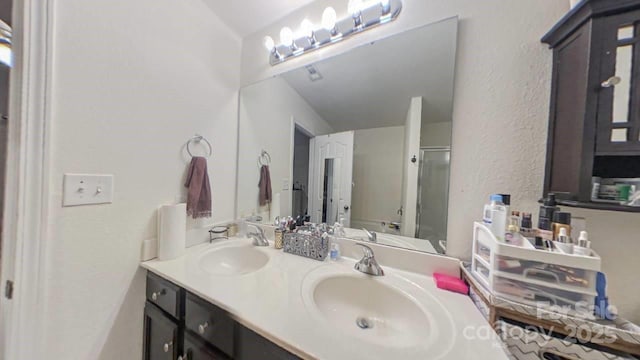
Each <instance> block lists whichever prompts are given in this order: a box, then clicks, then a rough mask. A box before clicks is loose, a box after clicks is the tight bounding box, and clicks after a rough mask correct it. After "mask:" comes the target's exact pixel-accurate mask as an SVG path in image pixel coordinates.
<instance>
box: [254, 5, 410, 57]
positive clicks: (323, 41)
mask: <svg viewBox="0 0 640 360" xmlns="http://www.w3.org/2000/svg"><path fill="white" fill-rule="evenodd" d="M352 1H353V0H352ZM358 2H359V3H360V4H362V5H361V6H356V7H355V8H354V9H350V12H351V13H350V14H349V16H347V17H346V18H344V19H341V20H337V19H336V17H337V16H336V11H335V10H334V9H333V8H332V7H328V8H326V9H325V10H324V13H323V14H322V27H321V28H319V29H315V30H314V29H313V24H312V23H311V22H310V21H309V20H308V19H305V20H303V21H302V24H301V26H300V27H301V29H300V33H298V34H296V35H297V36H299V37H295V36H293V31H292V30H291V29H290V28H288V27H285V28H282V30H281V31H280V44H276V43H275V41H274V40H273V38H271V37H270V36H266V37H265V38H264V46H265V47H266V48H267V50H268V51H269V63H270V64H271V65H277V64H280V63H283V62H285V61H287V60H289V59H291V58H294V57H297V56H300V55H302V54H306V53H309V52H311V51H314V50H316V49H320V48H322V47H325V46H328V45H331V44H334V43H336V42H339V41H342V40H344V39H346V38H348V37H350V36H352V35H355V34H357V33H360V32H363V31H365V30H369V29H371V28H374V27H376V26H378V25H382V24H386V23H388V22H390V21H393V20H395V19H396V18H397V17H398V15H400V11H402V0H380V1H378V0H375V1H372V0H359V1H358ZM350 7H351V6H350Z"/></svg>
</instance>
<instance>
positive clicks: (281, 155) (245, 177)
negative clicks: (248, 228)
mask: <svg viewBox="0 0 640 360" xmlns="http://www.w3.org/2000/svg"><path fill="white" fill-rule="evenodd" d="M292 119H295V122H296V123H298V124H299V125H300V126H302V127H303V128H304V129H305V130H306V131H307V132H309V133H310V134H311V135H313V136H317V135H325V134H330V133H332V132H333V129H332V128H331V126H330V125H329V123H327V122H326V121H325V120H324V119H322V117H320V115H318V114H317V113H316V112H315V111H314V110H313V108H311V106H309V104H308V103H307V102H306V101H305V100H304V99H303V98H302V97H301V96H300V95H299V94H298V93H297V92H296V91H295V90H294V89H293V88H292V87H291V86H289V84H288V83H287V82H286V81H285V80H283V79H282V78H273V79H269V80H267V81H263V82H260V83H257V84H254V85H251V86H249V87H246V88H243V89H242V91H241V96H240V140H239V154H238V164H239V167H238V188H239V189H240V191H239V192H238V216H246V215H251V214H254V213H261V212H262V211H261V209H260V208H259V206H258V182H259V180H260V167H259V165H258V156H259V155H260V153H261V151H262V149H264V150H266V151H267V152H268V153H269V154H270V155H271V160H272V161H271V166H270V167H269V169H270V171H271V186H272V191H273V195H274V197H275V195H276V193H280V207H281V211H280V214H281V215H290V213H291V191H290V190H283V186H282V185H283V180H284V179H288V180H289V189H291V184H292V181H291V178H292V175H293V174H292V164H293V149H294V146H293V145H294V144H293V128H292ZM262 210H264V209H262ZM265 220H266V219H265Z"/></svg>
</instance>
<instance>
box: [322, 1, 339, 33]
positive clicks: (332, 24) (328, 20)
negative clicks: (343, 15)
mask: <svg viewBox="0 0 640 360" xmlns="http://www.w3.org/2000/svg"><path fill="white" fill-rule="evenodd" d="M337 19H338V15H337V14H336V9H334V8H332V7H331V6H329V7H328V8H326V9H324V12H323V13H322V27H323V28H325V29H327V30H329V31H333V30H334V29H335V28H336V20H337Z"/></svg>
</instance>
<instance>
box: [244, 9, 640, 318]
mask: <svg viewBox="0 0 640 360" xmlns="http://www.w3.org/2000/svg"><path fill="white" fill-rule="evenodd" d="M403 4H404V9H403V11H402V13H401V14H400V17H399V18H398V19H397V20H396V21H394V22H392V23H389V24H386V25H384V26H381V27H378V28H376V29H372V30H370V31H367V32H366V33H363V34H360V35H358V36H356V37H354V38H352V39H349V40H348V41H344V42H342V43H339V44H335V45H333V46H330V47H328V48H324V49H321V50H319V51H316V52H314V53H311V54H307V55H305V56H303V57H300V58H298V59H295V60H293V61H288V62H287V63H285V64H281V65H278V66H274V67H271V66H269V65H268V63H267V54H266V53H265V50H264V47H262V45H261V41H262V38H263V37H264V36H265V35H277V34H278V32H279V29H280V28H281V27H282V26H285V25H286V26H291V27H296V26H298V24H299V23H300V21H301V20H302V19H303V18H304V17H308V18H309V19H310V20H311V21H313V23H314V24H319V23H320V17H321V14H322V10H323V9H324V7H325V6H329V5H331V6H334V7H335V8H336V9H337V10H338V13H339V16H341V15H345V14H346V2H344V1H342V0H317V1H316V2H314V3H312V4H311V5H309V6H307V7H305V8H302V9H300V10H298V11H295V12H293V13H292V14H290V15H288V16H286V17H285V18H283V19H282V20H281V21H278V22H276V23H274V24H273V25H271V26H269V27H267V28H265V29H264V30H262V31H259V32H257V33H255V34H253V35H251V36H249V37H247V38H245V39H244V40H243V53H242V83H243V84H246V83H251V82H253V81H256V80H257V79H262V78H266V77H268V76H272V75H274V74H277V73H282V72H286V71H288V70H290V69H293V68H297V67H300V66H302V65H304V64H307V63H312V62H314V61H318V60H321V59H324V58H327V57H330V56H334V55H337V54H340V53H342V52H345V51H348V50H349V49H351V48H353V47H355V46H358V45H362V44H366V43H368V42H370V41H372V40H375V39H379V38H382V37H386V36H390V35H393V34H395V33H398V32H402V31H406V30H408V29H411V28H415V27H418V26H421V25H424V24H428V23H431V22H434V21H438V20H441V19H443V18H447V17H451V16H455V15H458V16H459V17H460V29H459V33H458V53H457V64H456V81H455V94H454V111H453V140H452V141H453V145H452V148H453V150H452V163H451V165H452V167H451V188H450V195H449V227H448V234H449V235H448V249H447V250H448V254H449V255H452V256H456V257H461V258H469V257H470V251H471V223H472V221H474V220H476V219H478V218H479V216H480V212H481V209H482V205H483V204H484V203H485V202H486V201H487V199H488V196H489V194H491V193H511V194H513V195H514V196H513V198H512V202H513V203H514V204H515V206H516V207H518V208H520V209H523V210H530V211H534V210H536V209H537V208H538V204H537V203H536V201H537V200H538V198H539V197H540V196H541V193H542V185H543V176H544V163H545V151H546V150H545V145H546V132H547V124H548V112H549V97H550V96H549V92H550V82H551V65H552V64H551V56H552V53H551V51H550V50H549V49H548V48H547V47H546V46H545V45H543V44H541V43H540V38H541V37H542V35H544V34H545V33H546V32H547V31H548V30H549V29H550V28H551V27H552V26H553V25H554V24H555V23H556V22H557V21H558V20H559V19H560V18H561V17H562V16H563V15H564V14H565V13H566V12H567V10H568V7H569V3H568V2H567V1H558V0H538V1H533V0H528V1H513V0H487V1H473V0H451V1H438V0H404V1H403ZM507 171H508V173H506V172H507ZM513 174H520V175H519V176H514V175H513ZM572 211H573V209H572ZM587 220H588V226H589V230H590V231H591V232H592V233H593V234H594V235H595V236H598V235H599V234H600V235H601V236H602V237H600V236H598V239H594V243H596V242H600V243H601V244H606V245H594V246H597V247H599V246H606V247H607V248H606V251H604V255H603V263H604V265H603V266H604V269H605V271H606V272H607V275H608V277H609V285H610V289H611V298H612V300H614V301H619V302H626V301H629V302H632V301H633V303H635V304H636V305H635V307H634V308H630V307H627V308H623V309H621V310H622V312H623V314H625V315H628V316H629V317H631V318H634V319H635V320H636V321H640V311H637V306H638V305H637V304H638V301H637V300H632V299H638V298H640V287H637V286H627V285H628V283H629V280H628V278H629V276H635V274H638V273H640V262H638V261H637V259H630V258H631V257H633V255H632V254H638V253H640V242H638V241H634V240H632V239H637V226H635V232H634V231H633V229H632V228H633V227H634V224H637V222H638V215H637V214H620V213H608V212H597V211H594V212H589V215H588V216H587ZM613 239H615V240H613ZM630 274H633V275H630ZM623 279H624V280H623ZM634 309H636V311H635V312H634V311H633V310H634Z"/></svg>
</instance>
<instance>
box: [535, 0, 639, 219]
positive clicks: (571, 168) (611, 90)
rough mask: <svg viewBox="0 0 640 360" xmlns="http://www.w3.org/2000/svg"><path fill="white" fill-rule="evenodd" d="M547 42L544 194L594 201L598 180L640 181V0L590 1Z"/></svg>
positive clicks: (564, 200) (574, 202)
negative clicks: (550, 55) (549, 75)
mask: <svg viewBox="0 0 640 360" xmlns="http://www.w3.org/2000/svg"><path fill="white" fill-rule="evenodd" d="M542 42H544V43H546V44H548V45H549V46H550V48H551V49H553V75H552V88H551V107H550V114H549V117H550V118H549V132H548V141H547V158H546V171H545V183H544V192H545V196H546V194H547V193H549V192H553V193H556V195H557V197H558V198H559V199H560V201H559V202H560V204H561V205H566V206H580V207H587V208H596V209H608V210H621V211H640V208H638V207H630V206H623V205H619V204H615V203H599V202H597V203H596V202H593V201H592V191H593V189H594V185H593V182H594V180H593V179H594V178H604V179H616V178H640V66H639V65H640V0H583V1H582V2H581V3H580V4H579V5H577V6H576V7H575V8H574V9H572V10H571V11H570V12H569V13H568V14H567V15H566V16H565V17H564V18H563V19H562V20H560V22H559V23H558V24H556V25H555V26H554V27H553V29H551V31H549V33H547V34H546V35H545V36H544V37H543V38H542Z"/></svg>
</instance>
